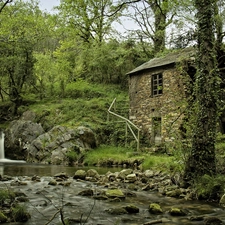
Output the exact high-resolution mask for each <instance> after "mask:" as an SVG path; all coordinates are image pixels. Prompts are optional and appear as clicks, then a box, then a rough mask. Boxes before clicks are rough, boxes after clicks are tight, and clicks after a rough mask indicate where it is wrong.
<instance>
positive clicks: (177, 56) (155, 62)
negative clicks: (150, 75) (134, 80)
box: [127, 48, 196, 75]
mask: <svg viewBox="0 0 225 225" xmlns="http://www.w3.org/2000/svg"><path fill="white" fill-rule="evenodd" d="M195 53H196V51H195V49H194V48H186V49H182V50H181V51H176V52H171V53H169V54H167V55H166V56H163V57H160V58H154V59H151V60H150V61H148V62H146V63H144V64H142V65H140V66H138V67H137V68H135V69H133V70H132V71H130V72H128V73H127V75H131V74H135V73H138V72H140V71H143V70H148V69H153V68H156V67H161V66H166V65H169V64H174V63H177V62H179V61H181V60H182V59H186V60H194V56H195Z"/></svg>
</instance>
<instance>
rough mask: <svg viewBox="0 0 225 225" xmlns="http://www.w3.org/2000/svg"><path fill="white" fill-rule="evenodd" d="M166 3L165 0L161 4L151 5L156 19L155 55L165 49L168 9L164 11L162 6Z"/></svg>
mask: <svg viewBox="0 0 225 225" xmlns="http://www.w3.org/2000/svg"><path fill="white" fill-rule="evenodd" d="M166 1H167V0H163V1H162V2H161V3H160V2H158V1H153V3H152V5H151V8H152V11H153V13H154V17H155V22H154V24H155V34H154V38H153V39H154V54H157V53H158V52H161V51H163V50H164V49H165V39H166V26H167V25H166V16H167V9H164V8H163V6H162V4H163V2H166Z"/></svg>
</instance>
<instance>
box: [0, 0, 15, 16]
mask: <svg viewBox="0 0 225 225" xmlns="http://www.w3.org/2000/svg"><path fill="white" fill-rule="evenodd" d="M11 2H12V0H6V1H3V0H0V13H1V12H2V10H3V9H4V8H5V7H6V5H7V4H9V3H11Z"/></svg>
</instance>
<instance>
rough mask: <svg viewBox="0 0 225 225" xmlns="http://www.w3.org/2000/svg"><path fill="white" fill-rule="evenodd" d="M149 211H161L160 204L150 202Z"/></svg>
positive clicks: (155, 212)
mask: <svg viewBox="0 0 225 225" xmlns="http://www.w3.org/2000/svg"><path fill="white" fill-rule="evenodd" d="M149 212H150V213H153V214H161V213H162V212H163V211H162V209H161V206H160V205H159V204H157V203H151V204H150V205H149Z"/></svg>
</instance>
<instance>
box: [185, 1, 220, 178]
mask: <svg viewBox="0 0 225 225" xmlns="http://www.w3.org/2000/svg"><path fill="white" fill-rule="evenodd" d="M194 4H195V7H196V10H197V24H198V32H197V37H198V46H197V47H198V50H197V52H198V53H197V73H196V81H195V93H194V94H195V107H196V108H195V110H196V111H195V113H196V118H195V123H194V129H193V136H192V148H191V153H190V156H189V158H188V160H187V162H186V167H185V171H184V180H185V181H187V182H190V181H193V180H194V179H196V178H198V177H200V176H203V175H204V174H208V175H213V174H215V173H216V163H215V140H216V128H217V125H216V124H217V121H218V99H219V95H218V93H219V86H220V82H219V76H218V69H217V60H216V49H215V46H216V45H215V36H214V25H215V20H214V19H215V14H214V12H215V11H214V9H215V4H216V2H215V1H214V0H195V1H194Z"/></svg>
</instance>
